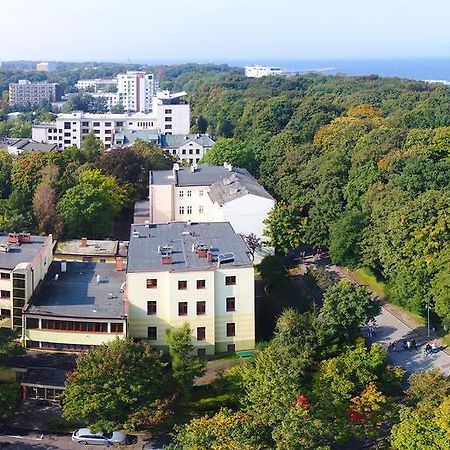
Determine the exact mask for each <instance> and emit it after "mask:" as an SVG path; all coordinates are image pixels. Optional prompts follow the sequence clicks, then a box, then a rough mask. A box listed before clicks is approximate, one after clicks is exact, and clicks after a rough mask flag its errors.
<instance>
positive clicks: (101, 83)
mask: <svg viewBox="0 0 450 450" xmlns="http://www.w3.org/2000/svg"><path fill="white" fill-rule="evenodd" d="M116 86H117V78H95V79H93V80H78V81H77V82H76V83H75V87H76V88H77V89H79V90H86V89H93V91H94V92H103V91H105V90H108V89H111V88H115V87H116Z"/></svg>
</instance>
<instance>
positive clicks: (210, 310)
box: [127, 267, 255, 354]
mask: <svg viewBox="0 0 450 450" xmlns="http://www.w3.org/2000/svg"><path fill="white" fill-rule="evenodd" d="M227 275H235V276H236V280H237V284H236V286H225V276H227ZM149 278H153V279H157V280H158V286H157V287H156V288H150V289H147V288H146V280H147V279H149ZM197 280H206V288H205V289H197ZM178 281H187V283H188V287H187V289H185V290H179V289H178ZM227 297H235V298H236V311H235V312H226V298H227ZM127 299H128V304H129V310H128V322H129V334H130V336H132V337H136V338H146V337H147V327H150V326H155V327H157V328H158V333H157V340H156V341H152V344H153V345H155V346H159V347H165V346H166V345H167V340H166V329H168V328H172V327H180V326H182V325H183V324H184V323H189V324H190V326H191V329H192V343H193V345H194V347H196V348H205V349H206V351H207V353H209V354H212V353H214V352H215V351H216V352H217V348H216V349H215V348H214V346H215V345H216V344H217V343H219V342H220V343H222V344H223V345H222V346H221V348H222V350H221V351H226V347H227V345H228V344H235V345H236V349H237V350H242V349H252V348H254V345H255V319H254V311H255V308H254V305H255V300H254V299H255V295H254V272H253V267H235V268H212V269H209V270H202V271H200V270H199V271H187V272H169V271H165V272H146V273H144V272H141V273H128V274H127ZM147 301H156V302H157V314H156V315H147ZM197 301H205V302H206V314H204V315H197ZM179 302H188V315H185V316H179V315H178V303H179ZM228 322H234V323H235V324H236V336H235V337H227V336H226V324H227V323H228ZM197 327H205V328H206V339H205V340H203V341H197V339H196V337H197V335H196V328H197Z"/></svg>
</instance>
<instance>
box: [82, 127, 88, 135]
mask: <svg viewBox="0 0 450 450" xmlns="http://www.w3.org/2000/svg"><path fill="white" fill-rule="evenodd" d="M81 132H82V133H84V134H87V133H89V128H83V130H82V131H81Z"/></svg>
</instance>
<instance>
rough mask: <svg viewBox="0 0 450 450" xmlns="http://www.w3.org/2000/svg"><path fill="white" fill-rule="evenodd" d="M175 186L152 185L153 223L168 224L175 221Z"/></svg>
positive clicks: (150, 192)
mask: <svg viewBox="0 0 450 450" xmlns="http://www.w3.org/2000/svg"><path fill="white" fill-rule="evenodd" d="M172 191H173V185H171V184H168V185H167V184H163V185H157V186H156V185H150V191H149V195H150V205H151V208H152V210H151V215H152V218H151V219H150V222H152V223H166V222H170V221H172V220H174V216H173V198H172Z"/></svg>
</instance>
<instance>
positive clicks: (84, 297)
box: [26, 261, 125, 319]
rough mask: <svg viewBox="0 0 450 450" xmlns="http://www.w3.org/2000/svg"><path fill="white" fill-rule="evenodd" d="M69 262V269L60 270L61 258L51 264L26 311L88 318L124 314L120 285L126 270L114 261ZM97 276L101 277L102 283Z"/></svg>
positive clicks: (103, 317) (114, 317) (119, 316)
mask: <svg viewBox="0 0 450 450" xmlns="http://www.w3.org/2000/svg"><path fill="white" fill-rule="evenodd" d="M66 264H67V271H66V272H61V262H60V261H54V262H53V263H52V264H51V265H50V268H49V271H48V274H47V276H46V278H45V280H44V282H43V284H42V285H41V287H40V289H38V292H37V293H36V294H35V295H33V297H32V298H31V301H30V305H29V306H28V307H27V309H26V314H36V315H51V316H59V317H76V318H88V319H96V318H97V319H121V318H122V317H123V314H124V301H123V294H122V293H121V292H120V288H121V286H122V283H123V282H124V281H125V272H124V271H122V272H117V271H116V270H115V264H108V263H90V262H71V261H68V262H67V263H66ZM56 274H58V279H56V277H55V275H56ZM97 276H100V282H99V283H98V282H97ZM110 294H111V295H110Z"/></svg>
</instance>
